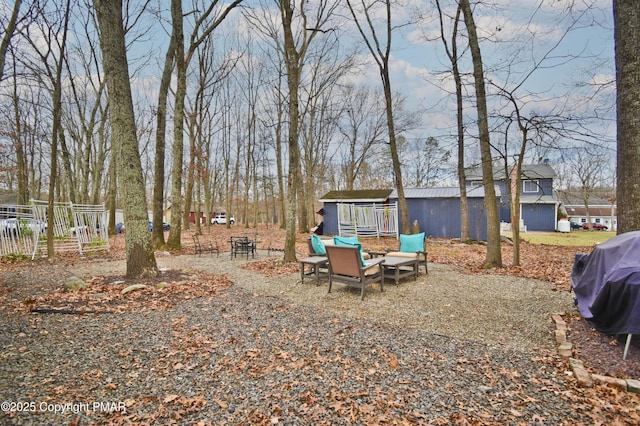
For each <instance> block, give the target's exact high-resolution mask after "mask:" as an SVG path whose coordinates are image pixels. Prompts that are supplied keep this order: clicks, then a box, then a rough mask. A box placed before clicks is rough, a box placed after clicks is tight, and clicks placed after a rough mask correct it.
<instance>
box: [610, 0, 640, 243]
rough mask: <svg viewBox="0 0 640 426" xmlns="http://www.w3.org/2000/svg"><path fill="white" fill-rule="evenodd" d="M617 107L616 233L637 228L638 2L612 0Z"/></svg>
mask: <svg viewBox="0 0 640 426" xmlns="http://www.w3.org/2000/svg"><path fill="white" fill-rule="evenodd" d="M613 18H614V26H615V43H616V82H617V94H618V97H617V107H618V108H617V111H618V120H617V122H618V161H617V162H618V172H617V175H618V177H617V179H618V190H617V200H618V234H622V233H624V232H629V231H636V230H640V185H639V184H638V182H640V167H638V164H640V123H639V122H638V119H637V116H638V108H637V106H638V102H639V99H640V86H639V85H638V81H639V80H640V58H639V57H638V50H640V2H638V1H634V0H614V1H613Z"/></svg>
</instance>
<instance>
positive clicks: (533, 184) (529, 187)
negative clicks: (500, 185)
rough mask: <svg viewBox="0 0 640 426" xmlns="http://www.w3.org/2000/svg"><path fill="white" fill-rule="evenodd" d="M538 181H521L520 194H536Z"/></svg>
mask: <svg viewBox="0 0 640 426" xmlns="http://www.w3.org/2000/svg"><path fill="white" fill-rule="evenodd" d="M538 187H539V186H538V181H537V180H523V181H522V192H538Z"/></svg>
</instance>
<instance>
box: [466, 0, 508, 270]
mask: <svg viewBox="0 0 640 426" xmlns="http://www.w3.org/2000/svg"><path fill="white" fill-rule="evenodd" d="M460 8H462V13H463V14H464V22H465V25H466V27H467V33H468V36H469V48H470V50H471V58H472V61H473V78H474V82H475V89H476V108H477V111H478V136H479V138H480V157H481V161H482V183H483V186H484V203H485V209H486V212H487V256H486V259H485V261H484V265H483V266H484V267H485V268H494V267H502V251H501V247H500V216H499V215H498V202H497V198H496V190H495V187H494V179H493V158H492V156H491V140H490V136H489V116H488V113H487V95H486V91H485V85H484V70H483V66H482V55H481V53H480V44H479V42H478V34H477V32H476V25H475V22H474V20H473V13H472V11H471V6H470V5H469V0H460Z"/></svg>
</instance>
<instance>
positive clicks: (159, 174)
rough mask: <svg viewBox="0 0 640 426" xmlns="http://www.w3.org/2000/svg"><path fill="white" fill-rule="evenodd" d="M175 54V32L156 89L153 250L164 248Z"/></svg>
mask: <svg viewBox="0 0 640 426" xmlns="http://www.w3.org/2000/svg"><path fill="white" fill-rule="evenodd" d="M175 53H176V42H175V30H174V31H172V32H171V38H170V40H169V47H167V53H166V54H165V58H164V68H163V69H162V78H161V79H160V87H159V89H158V110H157V112H156V153H155V161H154V166H153V167H154V168H153V170H154V175H153V230H152V231H151V240H152V241H153V246H154V247H155V248H165V247H166V244H165V241H164V230H163V229H162V222H163V213H164V178H165V175H164V160H165V151H166V139H167V138H166V136H167V98H168V96H169V87H170V85H171V72H172V71H173V63H174V58H175Z"/></svg>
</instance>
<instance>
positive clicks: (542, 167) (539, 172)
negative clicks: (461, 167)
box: [464, 163, 556, 180]
mask: <svg viewBox="0 0 640 426" xmlns="http://www.w3.org/2000/svg"><path fill="white" fill-rule="evenodd" d="M464 174H465V176H466V178H467V179H468V180H482V166H475V167H469V168H467V169H465V171H464ZM554 177H556V172H555V170H553V167H551V166H550V165H549V164H546V163H541V164H523V165H522V179H550V178H554ZM493 178H494V179H498V180H502V179H504V178H505V173H504V167H502V166H497V167H496V166H494V167H493Z"/></svg>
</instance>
